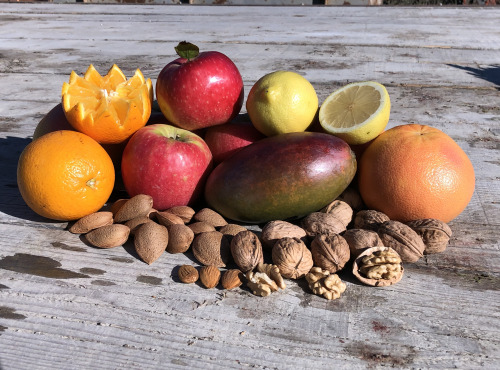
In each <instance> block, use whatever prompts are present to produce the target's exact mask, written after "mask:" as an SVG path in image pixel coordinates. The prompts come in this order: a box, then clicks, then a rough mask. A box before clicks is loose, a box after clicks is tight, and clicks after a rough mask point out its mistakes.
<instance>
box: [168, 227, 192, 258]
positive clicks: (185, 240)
mask: <svg viewBox="0 0 500 370" xmlns="http://www.w3.org/2000/svg"><path fill="white" fill-rule="evenodd" d="M193 239H194V233H193V230H191V229H190V228H189V227H187V226H186V225H184V224H176V225H171V226H170V227H168V245H167V252H169V253H184V252H186V251H187V250H188V249H189V247H190V246H191V243H192V242H193Z"/></svg>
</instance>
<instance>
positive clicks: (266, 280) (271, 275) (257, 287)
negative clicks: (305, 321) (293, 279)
mask: <svg viewBox="0 0 500 370" xmlns="http://www.w3.org/2000/svg"><path fill="white" fill-rule="evenodd" d="M246 278H247V286H248V287H249V288H250V289H251V290H252V292H253V294H255V295H260V296H262V297H267V296H268V295H269V294H271V293H272V292H276V291H277V290H278V289H279V288H281V289H285V288H286V285H285V282H284V281H283V278H282V277H281V275H280V272H279V269H278V267H277V266H276V265H270V264H265V263H260V264H259V265H257V271H256V272H253V271H249V272H247V274H246Z"/></svg>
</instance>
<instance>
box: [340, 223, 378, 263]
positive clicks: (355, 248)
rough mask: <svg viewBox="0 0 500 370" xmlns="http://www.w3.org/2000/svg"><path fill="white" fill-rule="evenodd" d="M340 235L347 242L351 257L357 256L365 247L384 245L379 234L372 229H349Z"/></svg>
mask: <svg viewBox="0 0 500 370" xmlns="http://www.w3.org/2000/svg"><path fill="white" fill-rule="evenodd" d="M342 236H343V237H344V239H345V240H346V242H347V244H349V249H350V251H351V256H352V257H353V258H356V257H358V256H359V255H360V254H361V253H362V252H363V251H364V250H365V249H367V248H371V247H375V246H381V247H383V246H384V244H383V243H382V240H381V239H380V236H378V234H377V233H376V232H375V231H372V230H366V229H349V230H347V231H346V232H345V233H343V234H342Z"/></svg>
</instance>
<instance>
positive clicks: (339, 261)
mask: <svg viewBox="0 0 500 370" xmlns="http://www.w3.org/2000/svg"><path fill="white" fill-rule="evenodd" d="M311 253H312V257H313V261H314V265H315V266H318V267H321V268H322V269H323V270H327V271H329V272H331V273H335V272H337V271H339V270H342V269H343V268H344V266H345V264H346V263H347V262H348V261H349V258H350V254H351V253H350V250H349V244H347V242H346V240H345V239H344V238H343V237H342V236H340V235H338V234H320V235H316V237H315V238H314V239H313V241H312V243H311Z"/></svg>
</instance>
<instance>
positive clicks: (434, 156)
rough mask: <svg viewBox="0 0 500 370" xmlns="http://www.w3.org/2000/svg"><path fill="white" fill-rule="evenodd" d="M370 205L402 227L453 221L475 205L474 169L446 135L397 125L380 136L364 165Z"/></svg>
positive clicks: (364, 191)
mask: <svg viewBox="0 0 500 370" xmlns="http://www.w3.org/2000/svg"><path fill="white" fill-rule="evenodd" d="M358 171H359V172H358V183H359V191H360V193H361V196H362V198H363V200H364V202H365V204H366V205H367V206H368V207H369V208H372V209H376V210H378V211H381V212H384V213H385V214H387V215H388V216H389V217H390V218H391V219H393V220H399V221H402V222H405V221H410V220H416V219H422V218H435V219H438V220H441V221H443V222H449V221H451V220H453V219H454V218H456V217H457V216H458V215H459V214H460V213H461V212H462V211H463V210H464V209H465V208H466V206H467V204H468V203H469V202H470V200H471V197H472V194H473V193H474V186H475V177H474V168H473V167H472V163H471V162H470V160H469V158H468V157H467V155H466V154H465V152H464V151H463V150H462V149H461V148H460V147H459V146H458V144H457V143H456V142H455V141H453V139H452V138H451V137H449V136H448V135H446V134H445V133H444V132H442V131H440V130H438V129H436V128H433V127H429V126H425V125H417V124H408V125H402V126H396V127H394V128H392V129H390V130H387V131H385V132H383V133H382V134H380V135H379V136H378V137H377V138H376V139H375V140H374V141H373V142H372V143H371V144H370V145H369V146H368V148H367V149H366V150H365V152H364V153H363V156H362V157H361V159H360V161H359V170H358Z"/></svg>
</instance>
